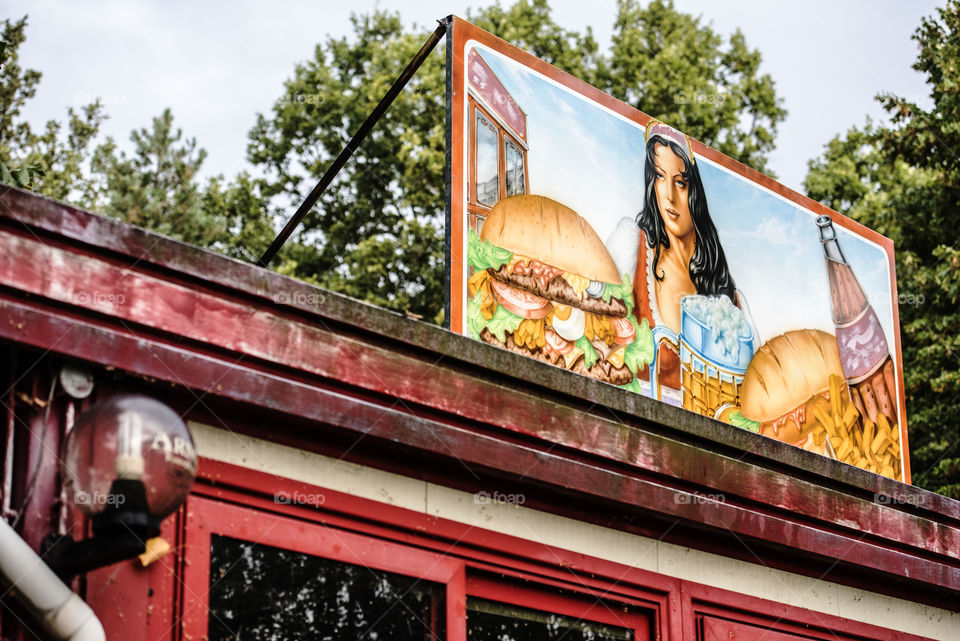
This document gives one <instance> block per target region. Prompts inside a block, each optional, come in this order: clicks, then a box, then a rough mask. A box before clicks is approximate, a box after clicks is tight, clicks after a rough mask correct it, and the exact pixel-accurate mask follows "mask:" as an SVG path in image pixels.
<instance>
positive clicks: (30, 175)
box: [0, 18, 104, 206]
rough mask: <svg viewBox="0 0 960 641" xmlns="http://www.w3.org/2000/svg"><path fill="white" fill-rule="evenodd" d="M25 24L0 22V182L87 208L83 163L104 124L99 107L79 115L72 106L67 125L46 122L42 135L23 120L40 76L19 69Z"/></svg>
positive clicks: (88, 183)
mask: <svg viewBox="0 0 960 641" xmlns="http://www.w3.org/2000/svg"><path fill="white" fill-rule="evenodd" d="M26 25H27V19H26V18H22V19H20V20H17V21H11V20H9V19H7V20H4V21H3V22H0V26H2V31H3V33H2V35H0V40H2V42H3V47H2V49H3V54H2V56H0V182H3V183H6V184H9V185H13V186H15V187H22V188H29V189H32V190H34V191H36V192H38V193H41V194H44V195H46V196H50V197H52V198H58V199H61V200H72V201H73V202H76V203H77V204H80V205H83V206H89V205H90V201H91V198H92V191H93V183H92V181H91V180H90V178H89V174H88V173H87V172H86V171H85V167H84V164H85V162H86V160H87V159H88V157H89V154H90V148H91V146H92V144H93V141H94V139H95V138H96V136H97V133H98V132H99V130H100V125H101V123H102V122H103V120H104V115H103V109H102V107H101V105H100V104H99V103H98V102H95V103H93V104H90V105H87V106H85V107H82V108H81V109H80V110H79V111H77V110H74V109H73V108H72V107H70V108H68V109H67V116H68V119H67V123H66V125H65V126H64V125H63V124H61V123H60V122H57V121H56V120H50V121H48V122H47V123H46V126H45V127H44V129H43V131H42V132H40V133H36V132H34V131H33V129H32V128H31V127H30V125H29V123H27V122H25V121H23V120H22V119H21V112H22V110H23V107H24V105H26V103H27V101H28V100H30V98H33V97H34V95H36V92H37V84H38V83H39V82H40V77H41V74H40V72H39V71H36V70H33V69H24V68H23V67H21V66H20V62H19V60H20V56H19V48H20V45H22V44H23V42H24V40H25V39H26V34H25V30H26Z"/></svg>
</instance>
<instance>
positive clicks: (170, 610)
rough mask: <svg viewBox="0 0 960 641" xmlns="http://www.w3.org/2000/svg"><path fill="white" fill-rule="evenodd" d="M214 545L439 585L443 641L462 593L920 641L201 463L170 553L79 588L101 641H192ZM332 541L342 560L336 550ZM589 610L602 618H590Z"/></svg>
mask: <svg viewBox="0 0 960 641" xmlns="http://www.w3.org/2000/svg"><path fill="white" fill-rule="evenodd" d="M297 492H299V493H302V494H314V495H316V494H322V495H323V497H324V500H323V502H322V504H320V505H318V506H314V507H310V506H304V505H293V504H291V503H284V502H278V501H276V500H274V497H275V496H276V495H277V494H279V493H286V494H287V495H290V496H292V495H294V494H295V493H297ZM254 517H255V518H254ZM271 524H273V525H272V527H271V526H270V525H271ZM278 526H279V529H277V528H278ZM307 530H309V531H310V536H303V533H304V532H305V531H307ZM212 534H223V535H226V536H232V537H234V538H247V539H249V538H251V537H254V538H253V540H255V541H256V540H258V539H259V541H260V542H262V543H264V544H267V545H274V546H276V547H283V548H287V549H291V550H298V551H305V552H307V553H318V556H323V557H326V558H333V559H339V560H343V561H345V562H354V563H356V562H360V563H362V564H365V565H368V566H370V567H376V568H377V569H381V570H384V571H390V572H398V573H400V574H407V575H409V576H415V577H422V578H424V579H425V580H429V581H433V582H436V583H442V584H445V585H446V586H447V588H446V590H447V591H446V600H445V602H446V608H447V612H446V615H447V622H446V632H447V638H448V639H451V640H455V641H465V639H466V620H465V616H466V597H467V596H468V595H469V596H477V597H480V598H484V599H489V600H492V601H500V602H505V603H509V604H512V605H516V606H519V607H528V608H532V609H539V610H544V611H551V612H556V613H557V614H561V615H566V616H578V617H579V616H581V615H582V614H584V613H589V616H588V617H587V618H589V619H590V620H594V621H598V622H600V623H607V624H610V625H618V626H622V627H633V629H635V630H641V632H640V633H639V634H637V639H644V640H645V641H646V640H647V637H645V636H642V635H643V631H644V630H647V629H649V630H650V637H649V638H650V639H658V640H661V641H700V640H705V637H704V635H705V634H710V633H713V632H716V631H718V630H719V631H720V632H721V633H723V634H727V636H729V632H731V631H732V632H734V633H735V634H736V635H739V636H743V635H747V636H745V638H746V639H750V638H751V636H749V635H753V634H754V633H757V634H759V635H760V636H759V638H761V639H763V640H764V641H767V640H768V639H769V640H770V641H773V640H774V639H776V641H781V639H782V640H783V641H787V640H788V639H791V640H792V639H793V638H796V639H798V640H799V639H803V640H806V641H810V640H813V639H817V640H819V639H822V640H824V641H888V640H889V641H893V640H896V641H928V640H926V639H925V638H924V637H920V636H917V635H913V634H908V633H902V632H898V631H894V630H890V629H886V628H882V627H879V626H875V625H871V624H867V623H861V622H859V621H853V620H850V619H844V618H842V617H837V616H835V615H831V614H825V613H820V612H816V611H813V610H808V609H805V608H800V607H797V606H791V605H787V604H783V603H778V602H774V601H770V600H766V599H760V598H757V597H752V596H747V595H743V594H739V593H736V592H732V591H730V590H725V589H721V588H715V587H711V586H706V585H703V584H699V583H694V582H692V581H688V580H684V579H677V578H673V577H669V576H665V575H662V574H658V573H655V572H650V571H647V570H641V569H638V568H634V567H629V566H626V565H623V564H620V563H615V562H612V561H605V560H602V559H596V558H592V557H588V556H585V555H582V554H579V553H575V552H570V551H567V550H563V549H560V548H554V547H551V546H548V545H545V544H541V543H535V542H532V541H527V540H524V539H520V538H517V537H514V536H510V535H505V534H499V533H496V532H491V531H488V530H483V529H481V528H478V527H472V526H470V525H466V524H462V523H458V522H454V521H447V520H445V519H442V518H437V517H434V516H430V515H428V514H424V513H423V512H419V511H412V510H409V509H405V508H401V507H396V506H392V505H388V504H384V503H381V502H378V501H373V500H369V499H364V498H359V497H357V496H353V495H349V494H343V493H340V492H336V491H332V490H328V489H325V488H321V487H317V486H313V485H310V484H306V483H301V482H297V481H293V480H290V479H286V478H283V477H280V476H277V475H274V474H268V473H264V472H258V471H254V470H250V469H246V468H242V467H239V466H235V465H231V464H227V463H221V462H216V461H210V460H208V459H201V462H200V469H199V474H198V481H197V484H196V485H195V486H194V490H193V494H192V495H191V496H190V497H189V499H188V501H187V504H186V505H185V506H184V507H182V508H181V509H180V510H179V511H178V513H177V514H176V515H175V516H174V517H171V518H169V519H167V520H166V521H165V522H164V525H163V536H164V538H165V539H166V540H167V541H169V542H171V543H173V545H174V553H173V554H169V555H167V556H165V557H162V558H161V559H160V560H159V561H157V562H155V563H154V564H153V565H151V566H150V567H148V568H140V567H139V564H134V563H130V564H121V565H118V566H112V567H109V568H104V569H102V570H98V571H96V572H92V573H91V574H89V575H88V576H87V580H86V590H85V592H86V595H87V596H86V598H87V601H88V602H89V603H90V604H91V606H93V607H94V610H95V611H96V612H97V613H98V615H100V617H101V619H102V620H103V622H104V626H105V627H106V628H107V630H108V631H109V633H110V636H111V638H144V634H145V632H146V633H147V634H148V635H149V638H151V639H155V640H157V641H174V640H178V639H184V640H185V639H194V640H195V639H202V638H204V635H205V634H206V627H207V625H206V624H207V618H208V612H207V607H206V605H207V593H208V590H209V566H210V536H211V535H212ZM344 541H346V542H349V543H350V544H351V545H350V546H349V549H346V548H347V547H348V546H342V548H343V549H340V550H339V551H337V549H336V546H337V545H339V544H340V543H341V542H344ZM361 542H362V543H363V545H362V546H360V547H358V545H359V544H360V543H361ZM358 550H359V551H358ZM531 586H533V587H531ZM597 600H601V601H603V602H606V603H608V604H611V605H612V606H614V607H612V608H605V607H596V606H595V605H594V604H595V603H596V602H597ZM120 604H123V605H125V606H128V607H123V608H121V607H118V606H119V605H120ZM130 604H138V605H135V606H134V607H129V606H130ZM125 612H126V613H130V612H132V613H133V615H132V616H131V615H129V614H125ZM614 615H616V618H610V617H613V616H614ZM624 622H626V623H627V625H626V626H624ZM714 636H715V635H714ZM739 636H736V637H735V638H739ZM706 639H710V637H709V636H708V637H706ZM710 641H713V640H712V639H710ZM724 641H727V640H726V639H724Z"/></svg>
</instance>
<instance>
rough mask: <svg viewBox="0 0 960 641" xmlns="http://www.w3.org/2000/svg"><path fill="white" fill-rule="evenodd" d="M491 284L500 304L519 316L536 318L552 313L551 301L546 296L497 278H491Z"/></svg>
mask: <svg viewBox="0 0 960 641" xmlns="http://www.w3.org/2000/svg"><path fill="white" fill-rule="evenodd" d="M490 285H491V286H492V287H493V294H494V296H496V297H497V300H498V301H500V304H501V305H503V306H504V307H506V308H507V309H509V310H510V311H511V312H513V313H514V314H516V315H517V316H521V317H523V318H529V319H533V320H536V319H538V318H544V317H545V316H546V315H547V314H549V313H550V307H551V303H550V301H548V300H547V299H546V298H541V297H540V296H537V295H535V294H531V293H530V292H525V291H523V290H522V289H517V288H516V287H511V286H510V285H507V284H506V283H502V282H500V281H499V280H497V279H496V278H491V279H490Z"/></svg>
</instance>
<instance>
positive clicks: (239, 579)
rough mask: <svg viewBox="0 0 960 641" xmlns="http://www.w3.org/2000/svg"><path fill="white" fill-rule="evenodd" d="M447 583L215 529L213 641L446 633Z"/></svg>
mask: <svg viewBox="0 0 960 641" xmlns="http://www.w3.org/2000/svg"><path fill="white" fill-rule="evenodd" d="M442 595H443V588H442V586H438V585H435V584H432V583H426V582H424V581H418V580H416V579H413V578H410V577H406V576H402V575H398V574H392V573H389V572H381V571H378V570H371V569H369V568H365V567H363V566H359V565H350V564H348V563H340V562H337V561H331V560H329V559H323V558H319V557H315V556H309V555H307V554H301V553H298V552H291V551H289V550H283V549H280V548H274V547H269V546H266V545H257V544H255V543H251V542H249V541H239V540H236V539H231V538H228V537H225V536H217V535H214V536H212V537H211V541H210V610H209V621H208V628H209V637H208V638H209V639H210V641H240V640H242V639H257V640H258V641H288V640H289V641H306V640H308V639H310V640H318V641H319V640H325V639H329V640H331V641H333V640H336V641H340V640H342V639H343V640H347V639H357V640H360V639H363V640H364V641H372V640H376V639H382V640H386V639H397V640H400V641H432V640H439V639H443V638H444V630H443V629H442V623H438V622H440V621H442V620H443V614H444V607H443V601H442V598H443V597H442Z"/></svg>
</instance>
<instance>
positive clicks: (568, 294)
mask: <svg viewBox="0 0 960 641" xmlns="http://www.w3.org/2000/svg"><path fill="white" fill-rule="evenodd" d="M487 272H488V273H489V274H490V275H491V276H492V277H494V278H496V279H497V280H499V281H500V282H503V283H506V284H508V285H510V286H512V287H517V288H519V289H522V290H524V291H527V292H530V293H531V294H536V295H537V296H541V297H543V298H546V299H548V300H551V301H554V302H557V303H561V304H563V305H570V306H571V307H576V308H578V309H582V310H583V311H585V312H590V313H591V314H602V315H605V316H619V317H621V318H623V317H625V316H626V315H627V305H626V303H624V302H623V301H622V300H620V299H619V298H612V297H611V298H610V302H609V303H605V302H603V299H602V298H594V297H592V296H587V295H584V297H583V299H582V300H581V299H580V298H579V297H578V296H577V292H576V291H574V289H573V287H571V286H570V283H568V282H567V281H565V280H564V279H563V276H557V277H556V278H554V279H553V280H551V281H550V282H549V283H547V286H546V288H544V287H542V286H541V285H540V281H539V279H537V277H536V276H534V275H532V274H530V275H527V274H514V273H512V272H510V271H509V270H508V266H507V265H502V266H501V267H500V269H496V270H495V269H493V268H487Z"/></svg>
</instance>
